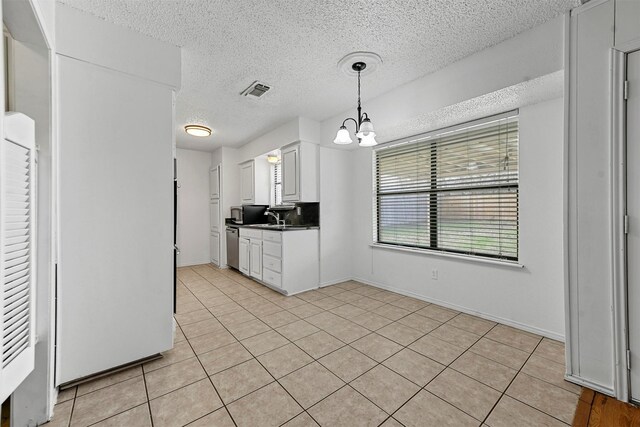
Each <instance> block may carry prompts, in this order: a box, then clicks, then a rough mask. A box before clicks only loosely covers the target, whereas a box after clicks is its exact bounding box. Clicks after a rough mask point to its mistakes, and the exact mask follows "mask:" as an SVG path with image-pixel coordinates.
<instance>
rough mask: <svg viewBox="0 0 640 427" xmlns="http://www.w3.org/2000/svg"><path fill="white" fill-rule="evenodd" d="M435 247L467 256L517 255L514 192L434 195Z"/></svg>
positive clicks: (516, 204)
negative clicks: (435, 212) (436, 242)
mask: <svg viewBox="0 0 640 427" xmlns="http://www.w3.org/2000/svg"><path fill="white" fill-rule="evenodd" d="M437 224H438V247H439V248H440V249H445V250H451V251H456V252H463V253H469V254H486V255H495V256H499V257H504V258H517V256H518V191H517V189H505V190H474V191H456V192H445V193H440V194H438V223H437Z"/></svg>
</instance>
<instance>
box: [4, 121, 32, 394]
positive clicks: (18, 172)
mask: <svg viewBox="0 0 640 427" xmlns="http://www.w3.org/2000/svg"><path fill="white" fill-rule="evenodd" d="M34 147H35V142H34V124H33V120H31V119H29V118H28V117H26V116H24V115H22V114H19V113H7V115H5V137H4V139H3V141H2V145H1V146H0V161H1V164H0V278H1V282H0V295H2V304H0V309H1V312H0V320H1V321H2V323H1V329H2V331H1V333H0V348H1V350H0V353H1V354H2V357H1V363H0V401H3V400H4V399H6V397H7V396H8V395H10V394H11V393H12V392H13V391H14V390H15V388H16V387H17V386H18V385H20V383H21V382H22V381H23V380H24V378H26V376H27V375H28V374H29V373H30V372H31V371H32V370H33V366H34V351H33V348H34V328H33V326H34V324H35V323H34V318H33V316H34V313H33V307H34V304H33V298H34V292H33V285H34V281H33V279H34V277H33V256H34V253H35V252H34V248H33V237H34V236H33V212H34V211H33V205H32V204H33V200H34V191H33V183H34V158H33V156H34Z"/></svg>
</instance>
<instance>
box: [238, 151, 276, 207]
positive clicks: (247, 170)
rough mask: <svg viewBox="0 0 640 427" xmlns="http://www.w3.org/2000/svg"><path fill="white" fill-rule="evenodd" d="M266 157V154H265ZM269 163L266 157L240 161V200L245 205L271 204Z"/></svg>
mask: <svg viewBox="0 0 640 427" xmlns="http://www.w3.org/2000/svg"><path fill="white" fill-rule="evenodd" d="M263 157H264V156H263ZM269 182H270V181H269V164H268V163H267V161H266V157H265V158H264V159H263V158H262V157H258V158H256V159H252V160H249V161H246V162H244V163H240V200H241V202H242V204H243V205H251V204H256V205H268V204H269V191H270V184H269Z"/></svg>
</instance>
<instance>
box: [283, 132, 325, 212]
mask: <svg viewBox="0 0 640 427" xmlns="http://www.w3.org/2000/svg"><path fill="white" fill-rule="evenodd" d="M280 151H281V156H282V200H283V201H284V202H317V201H318V178H319V177H318V146H317V145H315V144H312V143H310V142H305V141H299V142H296V143H294V144H290V145H287V146H285V147H282V148H281V150H280Z"/></svg>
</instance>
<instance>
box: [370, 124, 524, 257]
mask: <svg viewBox="0 0 640 427" xmlns="http://www.w3.org/2000/svg"><path fill="white" fill-rule="evenodd" d="M374 159H375V172H376V177H375V202H376V212H377V221H376V223H375V224H374V237H375V241H376V242H378V243H383V244H391V245H398V246H407V247H413V248H424V249H431V250H438V251H447V252H455V253H461V254H469V255H480V256H486V257H493V258H502V259H508V260H517V259H518V116H517V112H512V113H507V114H503V115H500V116H494V117H491V118H487V119H483V120H480V121H476V122H473V123H470V124H469V125H465V126H457V127H455V128H449V129H444V130H441V131H438V132H432V133H430V134H427V135H422V136H418V137H415V138H412V139H411V140H409V141H404V142H401V143H397V144H391V145H389V146H383V147H381V148H380V149H378V150H376V151H375V158H374Z"/></svg>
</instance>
